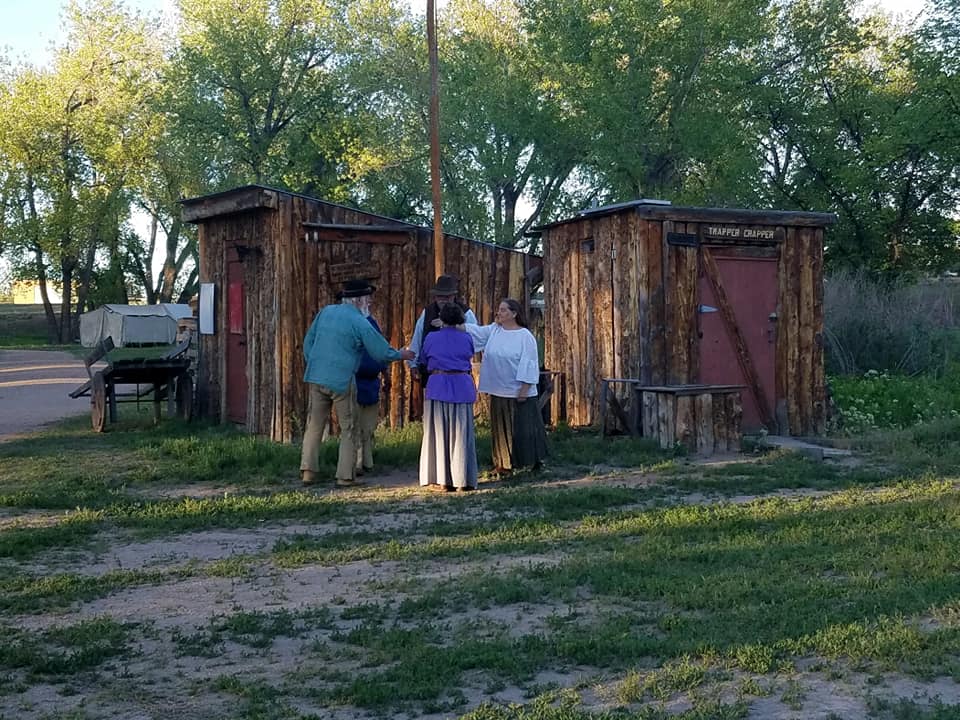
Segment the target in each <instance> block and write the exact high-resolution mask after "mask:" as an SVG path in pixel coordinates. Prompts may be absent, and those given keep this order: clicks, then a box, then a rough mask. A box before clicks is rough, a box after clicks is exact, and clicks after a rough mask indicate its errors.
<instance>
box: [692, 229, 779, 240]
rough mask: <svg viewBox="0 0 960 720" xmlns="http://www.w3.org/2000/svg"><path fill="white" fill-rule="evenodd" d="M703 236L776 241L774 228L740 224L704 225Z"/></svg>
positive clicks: (720, 238)
mask: <svg viewBox="0 0 960 720" xmlns="http://www.w3.org/2000/svg"><path fill="white" fill-rule="evenodd" d="M703 236H704V237H708V238H712V239H714V240H753V241H758V240H759V241H766V242H777V241H778V240H779V239H780V238H778V237H777V231H776V230H775V229H774V228H758V227H743V226H741V225H705V226H704V227H703Z"/></svg>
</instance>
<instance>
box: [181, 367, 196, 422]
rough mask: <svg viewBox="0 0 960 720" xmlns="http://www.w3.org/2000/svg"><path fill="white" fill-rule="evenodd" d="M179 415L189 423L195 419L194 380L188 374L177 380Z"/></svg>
mask: <svg viewBox="0 0 960 720" xmlns="http://www.w3.org/2000/svg"><path fill="white" fill-rule="evenodd" d="M177 415H178V416H180V417H182V418H183V419H184V420H187V421H189V420H190V419H191V418H192V417H193V380H192V379H191V377H190V375H189V374H188V373H184V374H183V375H181V376H180V377H179V378H177Z"/></svg>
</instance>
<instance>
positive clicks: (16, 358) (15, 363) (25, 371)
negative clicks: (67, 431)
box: [0, 350, 90, 442]
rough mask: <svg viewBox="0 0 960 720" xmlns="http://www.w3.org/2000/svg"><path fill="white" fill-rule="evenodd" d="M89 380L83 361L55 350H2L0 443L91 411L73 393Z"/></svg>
mask: <svg viewBox="0 0 960 720" xmlns="http://www.w3.org/2000/svg"><path fill="white" fill-rule="evenodd" d="M86 380H87V373H86V370H85V369H84V367H83V361H81V360H80V359H79V358H77V357H74V356H73V355H71V354H70V353H65V352H58V351H54V350H0V442H4V441H6V440H10V439H11V438H14V437H17V436H20V435H23V434H25V433H29V432H31V431H34V430H37V429H38V428H41V427H43V426H44V425H47V424H49V423H52V422H55V421H57V420H61V419H63V418H65V417H70V416H72V415H80V414H82V413H86V412H89V410H90V400H89V399H88V398H79V399H77V400H74V399H72V398H71V397H70V396H69V393H70V391H71V390H73V389H74V388H75V387H77V386H78V385H80V384H81V383H83V382H86Z"/></svg>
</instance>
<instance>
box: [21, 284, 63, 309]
mask: <svg viewBox="0 0 960 720" xmlns="http://www.w3.org/2000/svg"><path fill="white" fill-rule="evenodd" d="M60 290H61V288H60V286H59V285H56V284H54V283H47V295H48V297H49V298H50V302H52V303H54V304H55V305H56V304H59V303H61V302H62V301H63V297H62V296H61V294H60ZM10 294H11V295H12V296H13V304H14V305H41V304H42V303H43V296H42V295H41V294H40V283H38V282H37V281H36V280H17V281H16V282H14V283H13V285H12V286H11V288H10Z"/></svg>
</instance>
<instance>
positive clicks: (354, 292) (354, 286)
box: [339, 279, 376, 298]
mask: <svg viewBox="0 0 960 720" xmlns="http://www.w3.org/2000/svg"><path fill="white" fill-rule="evenodd" d="M374 290H376V288H375V287H374V286H373V285H371V284H370V283H369V282H367V281H366V280H362V279H356V280H347V281H346V282H345V283H344V284H343V290H341V291H340V292H339V295H340V297H345V298H349V297H363V296H364V295H372V294H373V291H374Z"/></svg>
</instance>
